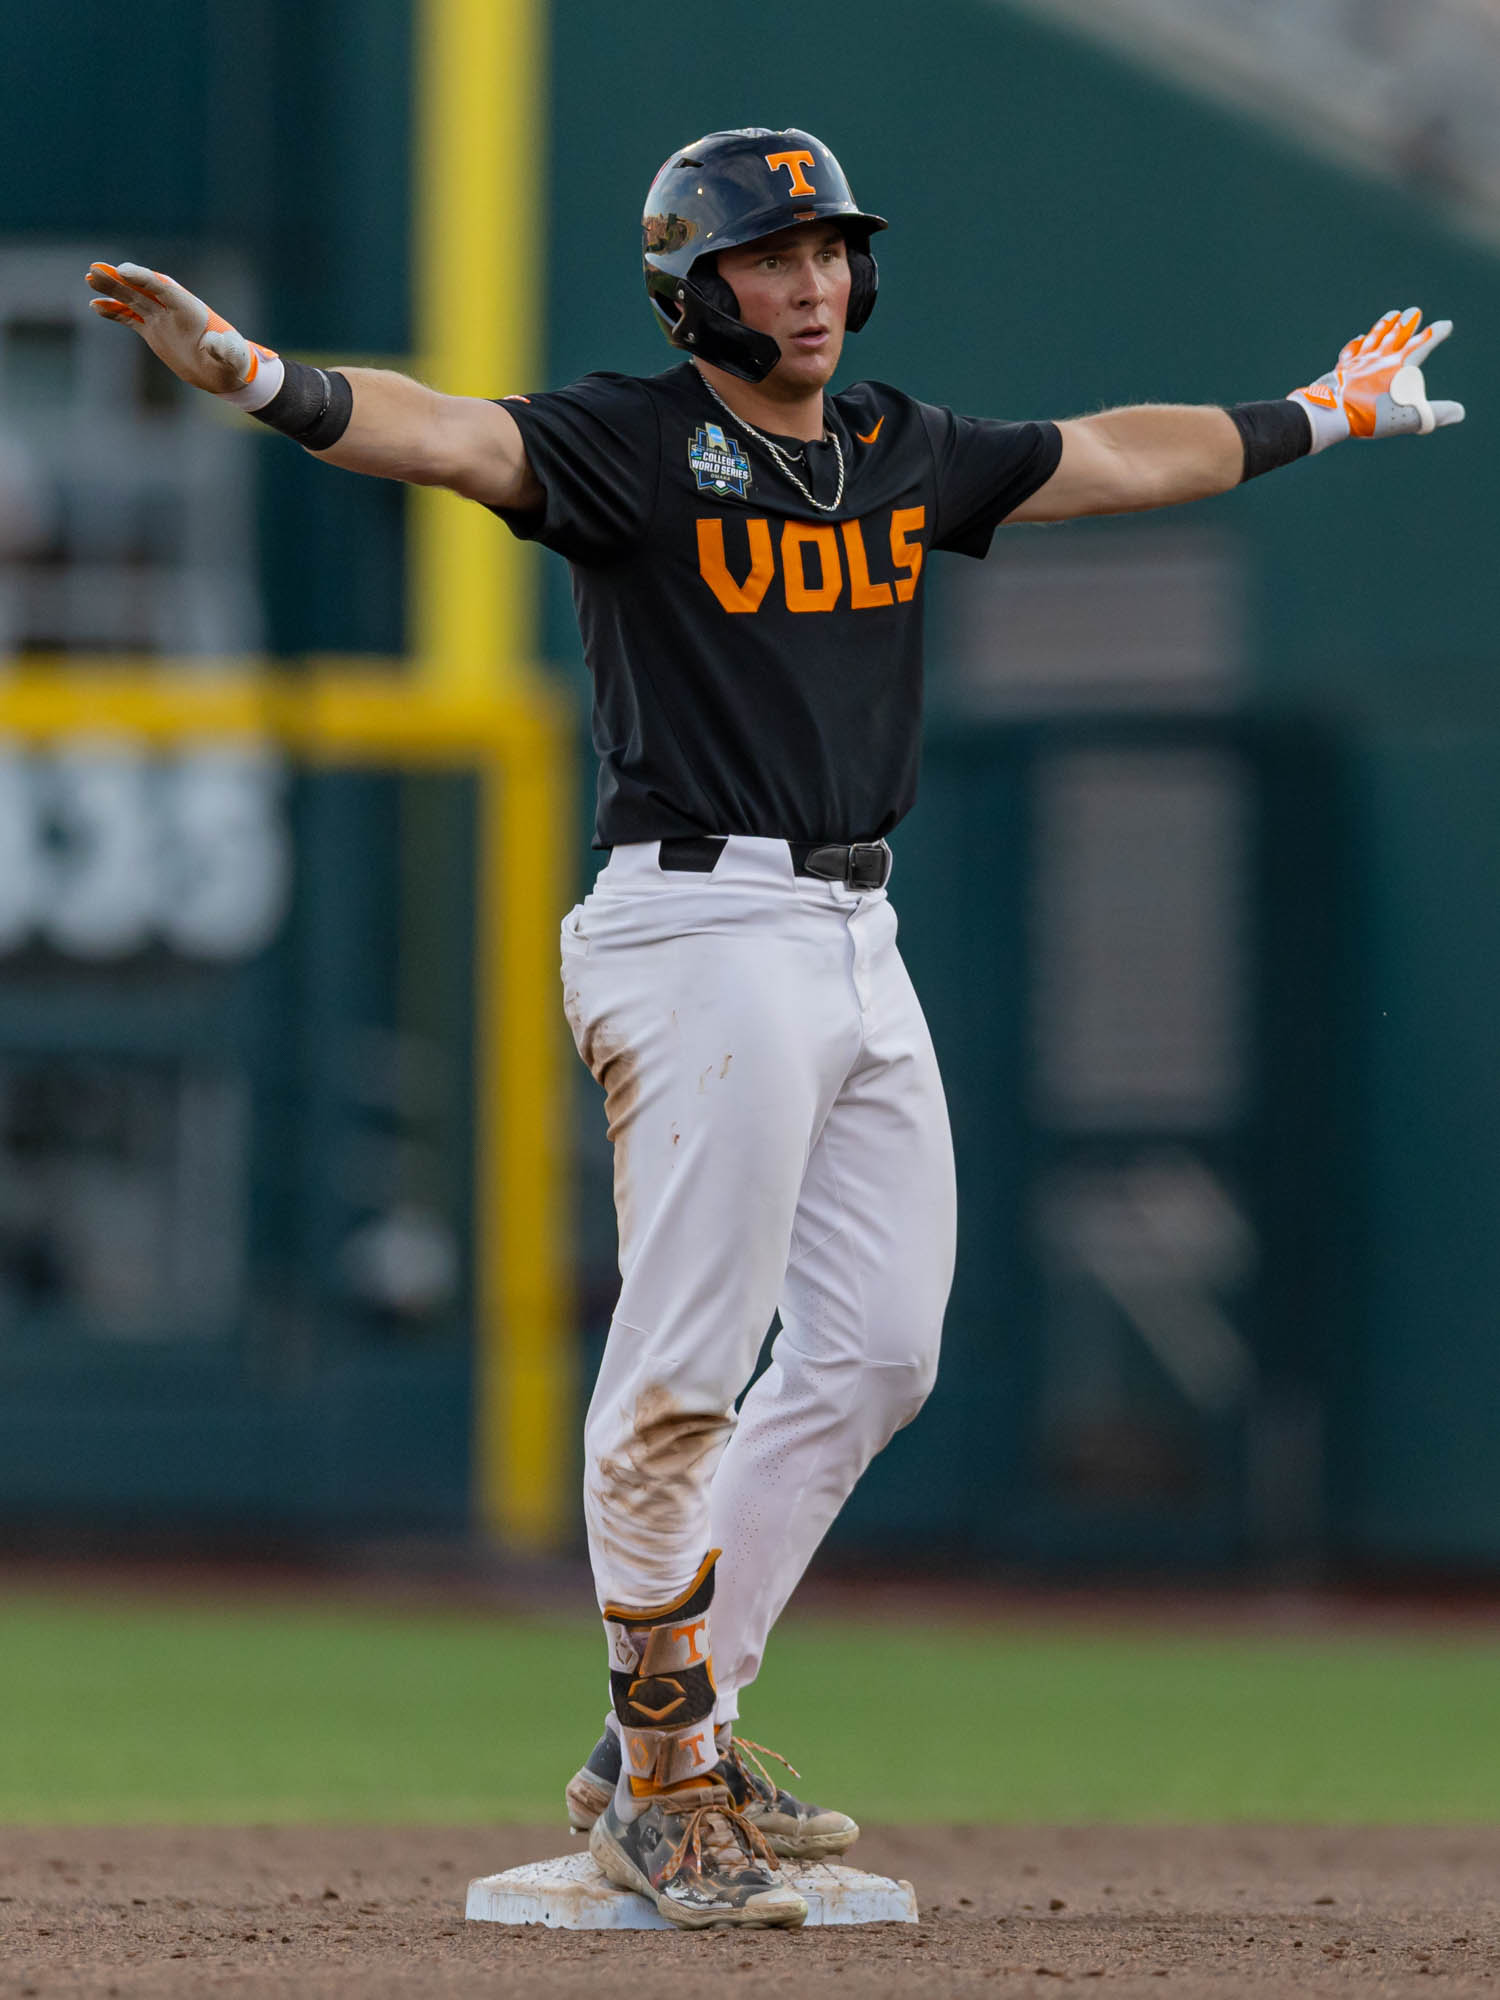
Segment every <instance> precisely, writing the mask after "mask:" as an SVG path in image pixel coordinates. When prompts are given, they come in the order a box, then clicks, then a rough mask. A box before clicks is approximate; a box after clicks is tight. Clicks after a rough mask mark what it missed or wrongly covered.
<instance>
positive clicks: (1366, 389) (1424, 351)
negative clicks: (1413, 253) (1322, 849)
mask: <svg viewBox="0 0 1500 2000" xmlns="http://www.w3.org/2000/svg"><path fill="white" fill-rule="evenodd" d="M1419 328H1421V329H1422V330H1421V331H1420V332H1419V331H1418V329H1419ZM1452 331H1453V322H1452V320H1451V319H1437V320H1434V321H1433V322H1432V324H1431V326H1428V327H1422V309H1421V307H1420V306H1408V307H1407V308H1406V310H1405V312H1388V313H1382V314H1381V316H1380V318H1379V319H1378V320H1376V322H1375V324H1374V325H1373V326H1372V327H1371V328H1370V331H1369V332H1368V333H1367V334H1365V335H1364V337H1363V338H1362V339H1360V340H1351V341H1350V342H1349V344H1348V346H1347V347H1346V348H1345V349H1344V351H1343V352H1342V354H1340V356H1339V358H1338V361H1337V362H1336V363H1335V365H1334V366H1333V367H1332V368H1330V369H1329V371H1328V373H1327V374H1326V375H1320V376H1319V377H1318V379H1317V381H1316V382H1311V383H1309V384H1308V386H1307V387H1306V388H1305V389H1293V391H1292V393H1291V396H1290V398H1289V400H1290V401H1291V402H1294V403H1300V404H1301V405H1302V407H1303V409H1304V410H1306V412H1307V415H1308V421H1309V422H1310V423H1311V425H1312V448H1313V450H1314V451H1322V450H1323V449H1324V447H1325V446H1326V445H1330V444H1338V443H1340V442H1341V441H1342V440H1343V439H1344V438H1346V437H1360V438H1382V437H1400V436H1402V435H1403V434H1404V433H1406V432H1409V431H1416V432H1419V433H1421V434H1422V435H1424V436H1425V435H1426V433H1427V432H1428V431H1435V430H1440V429H1441V428H1442V426H1443V425H1444V424H1461V423H1462V422H1463V420H1464V406H1463V404H1462V403H1429V402H1428V400H1427V382H1426V379H1425V377H1424V376H1423V374H1422V364H1423V362H1424V361H1425V360H1426V359H1427V356H1428V355H1429V354H1431V352H1432V350H1433V349H1434V348H1435V347H1438V346H1440V345H1441V344H1442V342H1443V341H1445V340H1446V339H1447V338H1448V336H1449V334H1450V333H1452Z"/></svg>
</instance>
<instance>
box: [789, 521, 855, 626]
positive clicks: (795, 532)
mask: <svg viewBox="0 0 1500 2000" xmlns="http://www.w3.org/2000/svg"><path fill="white" fill-rule="evenodd" d="M809 547H810V548H815V549H816V550H817V552H818V569H819V573H820V580H819V583H818V586H817V588H816V590H814V589H813V588H812V587H811V586H810V585H809V583H808V581H807V571H806V570H805V569H804V568H803V563H804V561H805V558H804V556H803V553H802V551H803V550H804V549H806V548H809ZM781 580H782V582H783V584H784V585H785V586H786V608H787V610H788V611H832V609H833V607H834V605H835V604H837V603H838V601H839V596H840V594H841V592H842V591H843V588H844V572H843V570H842V569H841V568H840V566H839V545H838V543H837V541H836V540H835V539H834V533H833V529H832V528H831V527H829V526H827V525H826V524H825V523H823V522H819V523H818V524H817V525H816V526H814V525H813V523H812V522H810V521H788V522H787V524H786V526H785V527H784V528H783V529H782V531H781Z"/></svg>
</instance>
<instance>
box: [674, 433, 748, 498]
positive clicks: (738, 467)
mask: <svg viewBox="0 0 1500 2000" xmlns="http://www.w3.org/2000/svg"><path fill="white" fill-rule="evenodd" d="M688 464H689V465H690V466H691V467H692V468H693V477H694V479H696V480H697V482H698V491H699V492H700V493H733V494H734V496H735V497H736V499H739V500H743V499H744V497H745V490H746V488H747V487H748V486H749V484H750V461H749V459H748V458H747V457H746V455H745V447H744V446H743V445H742V444H741V443H740V441H739V439H738V438H732V437H726V436H725V435H724V431H723V428H722V426H721V425H719V424H704V425H702V426H701V427H700V428H699V429H698V430H696V431H694V433H693V441H692V443H691V444H690V445H689V446H688Z"/></svg>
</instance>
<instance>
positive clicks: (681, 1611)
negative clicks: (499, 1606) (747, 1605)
mask: <svg viewBox="0 0 1500 2000" xmlns="http://www.w3.org/2000/svg"><path fill="white" fill-rule="evenodd" d="M718 1559H719V1551H718V1550H717V1549H710V1551H709V1552H708V1554H707V1555H706V1556H705V1557H704V1559H703V1563H702V1566H701V1567H700V1569H699V1571H698V1574H697V1575H696V1576H695V1577H694V1578H693V1580H692V1582H691V1583H690V1584H689V1585H688V1587H687V1589H686V1590H685V1591H683V1592H682V1594H681V1595H680V1596H679V1597H676V1598H674V1599H673V1600H672V1602H671V1603H670V1604H662V1605H658V1606H656V1607H655V1608H654V1609H650V1610H637V1609H633V1608H631V1607H629V1606H627V1605H621V1604H606V1605H605V1607H604V1631H605V1636H606V1637H607V1639H608V1641H609V1685H610V1693H611V1697H612V1699H613V1701H614V1709H615V1715H616V1717H617V1718H618V1720H619V1724H620V1744H621V1748H622V1750H623V1752H624V1760H625V1769H626V1771H627V1772H628V1773H629V1776H630V1789H631V1792H632V1793H633V1794H634V1796H635V1797H636V1798H649V1797H651V1796H652V1795H653V1794H654V1793H657V1792H669V1791H675V1790H677V1789H679V1788H680V1787H681V1786H683V1785H691V1784H694V1783H704V1784H706V1783H709V1782H711V1781H712V1774H713V1771H714V1767H715V1766H716V1764H717V1763H718V1761H719V1752H718V1749H717V1747H716V1745H715V1743H714V1704H715V1702H716V1700H717V1698H718V1691H717V1689H716V1688H715V1686H714V1668H713V1650H712V1647H711V1645H710V1643H709V1608H710V1606H711V1605H712V1603H713V1596H714V1564H715V1563H716V1562H717V1561H718Z"/></svg>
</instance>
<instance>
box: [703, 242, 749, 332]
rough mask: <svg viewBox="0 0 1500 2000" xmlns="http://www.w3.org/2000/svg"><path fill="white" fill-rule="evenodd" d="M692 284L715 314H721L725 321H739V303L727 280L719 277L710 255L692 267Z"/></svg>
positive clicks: (717, 268)
mask: <svg viewBox="0 0 1500 2000" xmlns="http://www.w3.org/2000/svg"><path fill="white" fill-rule="evenodd" d="M692 278H693V283H694V285H695V286H696V287H697V289H698V292H699V294H700V295H701V296H702V297H703V298H705V299H707V301H708V303H709V304H710V305H711V306H712V307H713V308H714V310H715V312H721V313H723V314H724V316H725V317H726V318H727V319H739V318H740V317H741V314H740V302H739V300H738V299H737V298H736V297H735V295H734V286H733V285H731V284H730V282H729V280H728V279H727V278H721V277H720V276H719V267H718V265H717V263H716V262H715V260H714V258H713V256H712V254H710V255H709V256H707V257H700V258H699V259H698V261H697V263H696V264H695V265H694V266H693V271H692Z"/></svg>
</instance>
